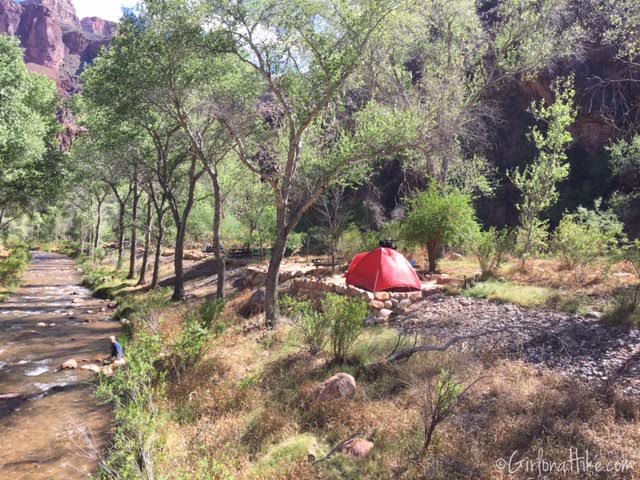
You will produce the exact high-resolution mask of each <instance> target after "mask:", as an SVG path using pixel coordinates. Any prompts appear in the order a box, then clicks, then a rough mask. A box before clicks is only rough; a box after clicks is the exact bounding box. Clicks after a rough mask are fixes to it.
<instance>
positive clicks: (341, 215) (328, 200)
mask: <svg viewBox="0 0 640 480" xmlns="http://www.w3.org/2000/svg"><path fill="white" fill-rule="evenodd" d="M344 197H345V187H344V186H342V185H336V186H334V187H331V188H329V189H328V190H327V192H326V193H325V194H324V195H322V197H320V199H319V201H318V204H317V206H316V209H315V210H316V213H317V215H318V220H319V221H320V226H319V228H318V230H319V232H320V234H321V236H322V237H325V238H328V240H329V256H330V258H331V271H332V272H335V269H336V255H337V253H338V242H339V241H340V237H341V236H342V234H343V233H344V232H345V230H346V229H347V228H348V227H349V222H350V221H351V217H350V215H349V212H348V211H347V209H346V206H345V204H344V203H345V198H344Z"/></svg>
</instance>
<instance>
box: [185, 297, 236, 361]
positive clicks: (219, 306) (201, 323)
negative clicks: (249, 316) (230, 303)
mask: <svg viewBox="0 0 640 480" xmlns="http://www.w3.org/2000/svg"><path fill="white" fill-rule="evenodd" d="M223 309H224V303H223V302H222V301H214V302H205V303H204V304H202V306H201V307H200V308H199V309H198V310H197V311H196V312H191V313H189V314H188V315H187V316H186V318H185V323H184V327H183V329H182V333H181V334H180V336H179V337H178V340H177V342H176V344H175V345H174V351H175V358H176V363H175V369H176V371H177V373H181V372H183V371H185V370H186V369H187V368H189V367H191V366H193V365H195V364H196V363H198V362H199V361H200V360H201V359H202V358H203V357H204V356H205V355H206V353H207V349H208V346H209V341H210V340H211V339H212V338H213V336H214V333H213V332H212V331H211V330H212V327H213V326H214V323H215V321H216V320H217V319H218V318H219V317H220V315H221V314H222V312H223ZM217 333H221V332H217Z"/></svg>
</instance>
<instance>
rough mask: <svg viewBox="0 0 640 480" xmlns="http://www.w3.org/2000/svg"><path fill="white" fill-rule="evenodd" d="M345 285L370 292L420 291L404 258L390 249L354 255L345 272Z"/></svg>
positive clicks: (409, 265) (416, 277) (420, 286)
mask: <svg viewBox="0 0 640 480" xmlns="http://www.w3.org/2000/svg"><path fill="white" fill-rule="evenodd" d="M347 285H353V286H354V287H359V288H363V289H365V290H369V291H371V292H383V291H387V290H395V291H413V290H420V289H421V288H422V285H421V284H420V279H419V278H418V274H417V273H416V272H415V270H414V269H413V267H412V266H411V264H410V263H409V262H408V261H407V259H406V258H404V256H403V255H402V254H401V253H399V252H397V251H395V250H393V249H391V248H382V247H381V248H377V249H375V250H374V251H373V252H363V253H359V254H358V255H356V256H355V257H354V258H353V260H352V261H351V264H350V265H349V270H348V271H347Z"/></svg>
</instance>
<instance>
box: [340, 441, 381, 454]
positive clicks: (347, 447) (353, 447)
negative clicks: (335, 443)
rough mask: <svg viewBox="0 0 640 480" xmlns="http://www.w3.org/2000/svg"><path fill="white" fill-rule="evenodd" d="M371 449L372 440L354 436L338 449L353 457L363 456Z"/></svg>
mask: <svg viewBox="0 0 640 480" xmlns="http://www.w3.org/2000/svg"><path fill="white" fill-rule="evenodd" d="M371 449H373V442H370V441H369V440H365V439H364V438H354V439H352V440H349V441H348V442H346V443H345V444H344V445H343V446H342V447H341V448H340V451H342V452H343V453H346V454H347V455H349V456H351V457H354V458H365V457H367V456H368V455H369V453H370V452H371Z"/></svg>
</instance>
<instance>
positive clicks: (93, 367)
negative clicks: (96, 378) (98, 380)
mask: <svg viewBox="0 0 640 480" xmlns="http://www.w3.org/2000/svg"><path fill="white" fill-rule="evenodd" d="M80 369H81V370H89V371H90V372H93V373H100V372H101V371H102V368H100V367H99V366H98V365H94V364H92V363H91V364H89V365H82V366H81V367H80Z"/></svg>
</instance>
